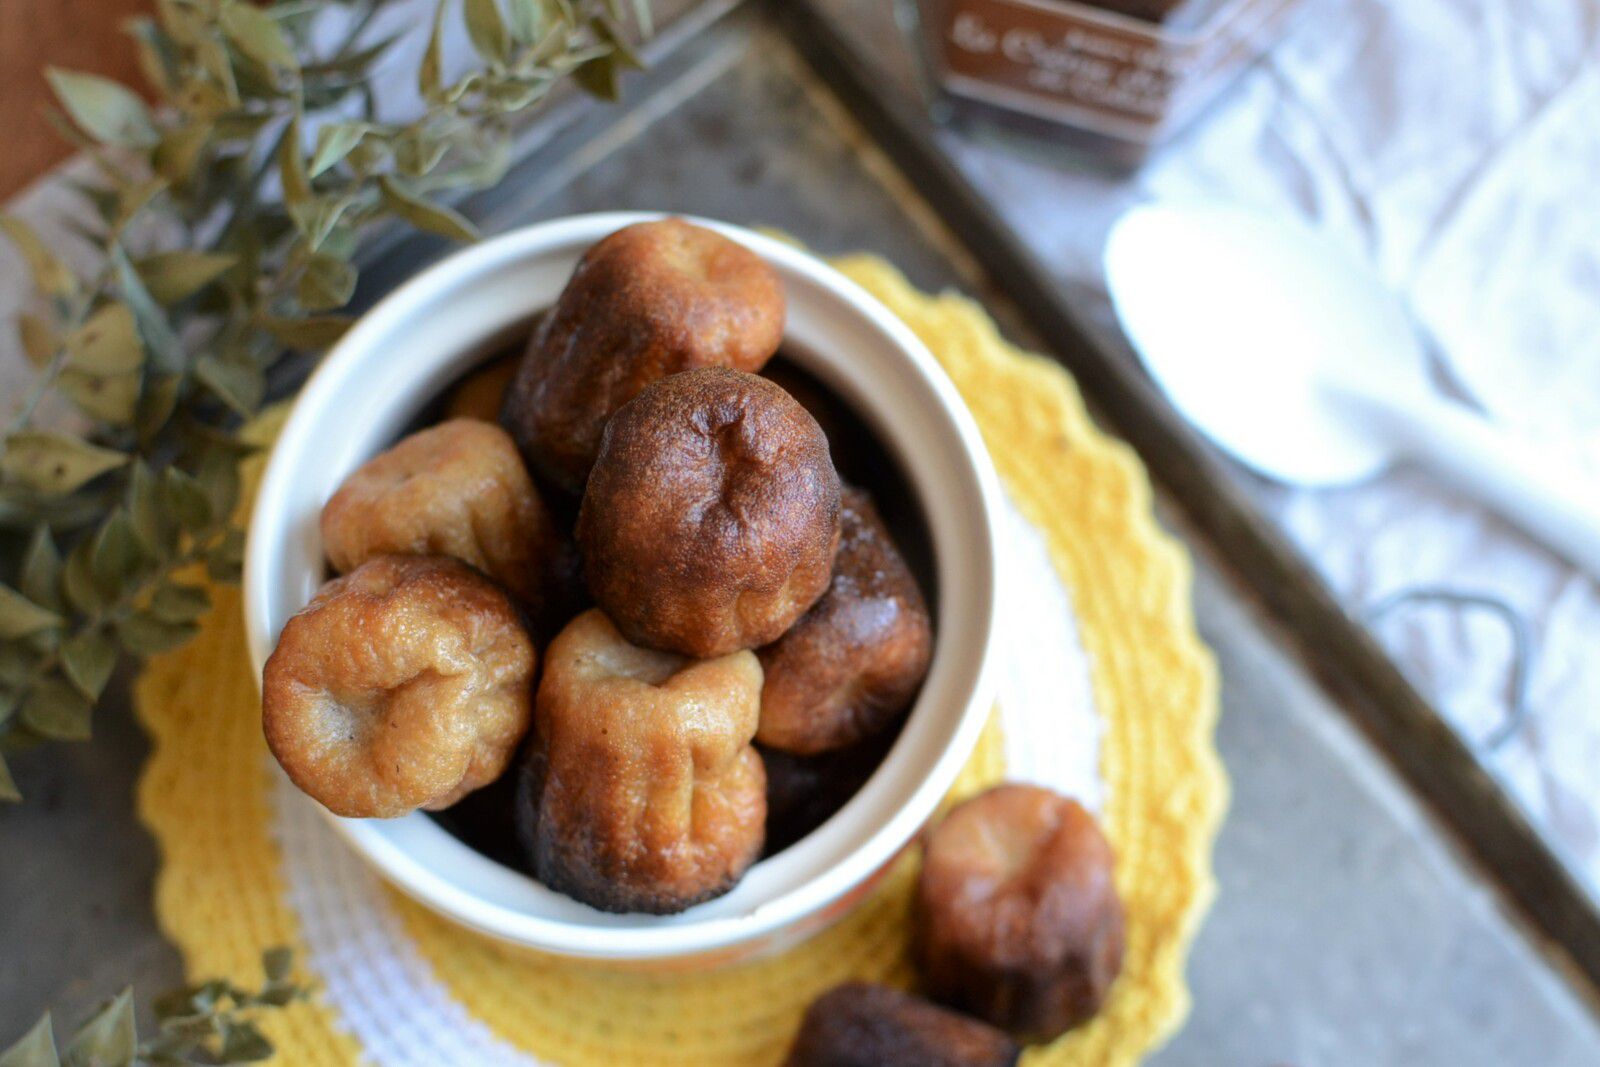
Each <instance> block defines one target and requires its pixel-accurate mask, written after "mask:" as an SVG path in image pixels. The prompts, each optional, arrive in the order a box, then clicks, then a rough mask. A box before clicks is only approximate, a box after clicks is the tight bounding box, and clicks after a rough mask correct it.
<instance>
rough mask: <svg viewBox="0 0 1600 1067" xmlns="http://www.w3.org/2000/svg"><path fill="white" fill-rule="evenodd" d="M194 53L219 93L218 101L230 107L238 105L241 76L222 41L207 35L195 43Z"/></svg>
mask: <svg viewBox="0 0 1600 1067" xmlns="http://www.w3.org/2000/svg"><path fill="white" fill-rule="evenodd" d="M194 54H195V58H196V59H197V60H199V61H200V69H201V70H203V71H205V72H206V74H207V75H208V76H209V77H210V78H211V84H212V86H213V87H214V88H215V89H216V91H217V93H218V94H219V99H218V103H221V104H222V105H224V106H226V107H229V108H236V107H238V106H239V103H240V100H239V78H238V74H237V72H236V71H235V70H234V69H233V60H232V59H230V58H229V57H228V50H227V49H226V48H224V47H223V45H222V42H221V41H219V40H217V39H216V38H215V37H206V38H204V39H203V40H201V41H200V43H199V44H197V45H195V48H194Z"/></svg>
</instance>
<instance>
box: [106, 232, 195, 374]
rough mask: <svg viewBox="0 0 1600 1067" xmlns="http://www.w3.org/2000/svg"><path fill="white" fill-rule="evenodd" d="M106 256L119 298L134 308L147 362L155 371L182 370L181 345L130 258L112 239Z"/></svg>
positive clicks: (166, 372)
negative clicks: (147, 357)
mask: <svg viewBox="0 0 1600 1067" xmlns="http://www.w3.org/2000/svg"><path fill="white" fill-rule="evenodd" d="M108 258H109V259H110V261H111V265H112V267H113V268H114V269H115V270H116V275H117V284H118V285H120V286H121V288H122V298H123V300H124V301H125V302H126V303H127V305H128V308H129V310H131V311H132V312H133V319H134V322H135V323H136V324H137V325H138V327H139V335H140V337H142V338H143V339H144V346H145V350H146V351H147V352H148V353H149V354H150V366H151V369H153V370H154V371H155V372H156V373H157V374H178V373H180V372H181V371H182V370H183V365H184V362H185V360H184V354H183V345H182V343H181V342H179V340H178V335H177V334H176V333H174V332H173V329H172V325H171V323H169V322H168V321H167V316H166V313H165V312H163V311H162V310H161V308H160V306H159V305H157V304H156V302H155V298H154V297H152V296H151V295H150V291H149V290H148V289H146V288H145V285H144V281H143V279H141V278H140V277H139V272H138V270H136V269H135V268H134V265H133V261H132V260H130V259H129V258H128V254H127V253H126V252H125V251H123V249H122V245H120V244H118V243H115V242H114V243H113V244H112V245H111V249H110V252H109V256H108Z"/></svg>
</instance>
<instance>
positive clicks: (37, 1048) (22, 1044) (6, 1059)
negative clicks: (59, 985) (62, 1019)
mask: <svg viewBox="0 0 1600 1067" xmlns="http://www.w3.org/2000/svg"><path fill="white" fill-rule="evenodd" d="M7 793H9V795H6V794H7ZM0 796H4V798H5V799H7V800H21V799H22V797H21V796H20V795H19V794H18V793H17V786H16V783H15V782H13V781H12V780H11V772H10V771H8V770H6V768H5V764H4V763H3V762H0ZM0 1067H61V1060H60V1059H58V1058H57V1057H56V1039H55V1034H54V1033H52V1031H51V1029H50V1015H49V1013H46V1014H45V1016H44V1018H42V1019H40V1020H39V1021H38V1022H36V1023H34V1024H33V1029H31V1030H29V1031H28V1032H27V1033H26V1034H24V1035H23V1037H22V1040H21V1041H18V1042H17V1043H16V1044H15V1045H12V1046H11V1047H10V1048H8V1049H6V1050H5V1051H4V1052H0Z"/></svg>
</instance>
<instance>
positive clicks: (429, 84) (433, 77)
mask: <svg viewBox="0 0 1600 1067" xmlns="http://www.w3.org/2000/svg"><path fill="white" fill-rule="evenodd" d="M444 9H445V5H444V4H443V3H438V4H435V5H433V29H432V31H431V32H430V33H429V34H428V47H427V49H426V50H425V51H424V52H423V53H422V62H421V63H419V64H418V65H417V89H418V91H419V92H420V93H421V94H422V98H423V99H424V100H437V99H438V97H439V94H440V93H441V92H442V91H443V89H444V81H443V79H444V73H443V72H444V60H443V59H442V58H441V56H442V52H443V49H444V44H443V42H444Z"/></svg>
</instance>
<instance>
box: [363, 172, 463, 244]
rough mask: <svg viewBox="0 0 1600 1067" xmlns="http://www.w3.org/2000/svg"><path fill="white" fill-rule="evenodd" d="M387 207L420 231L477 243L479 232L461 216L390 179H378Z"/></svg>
mask: <svg viewBox="0 0 1600 1067" xmlns="http://www.w3.org/2000/svg"><path fill="white" fill-rule="evenodd" d="M378 188H379V190H380V192H381V193H382V196H383V203H384V206H385V207H387V208H388V209H389V210H390V211H392V212H394V214H395V215H397V216H399V217H400V218H402V219H404V220H405V221H407V222H409V223H411V224H412V225H413V226H415V227H417V228H418V229H422V230H427V231H428V232H429V233H436V234H439V235H440V236H443V237H448V238H450V239H451V240H453V241H476V240H477V239H478V231H477V229H476V228H475V227H474V226H473V225H472V223H470V222H468V221H467V220H466V219H465V218H464V217H462V215H461V214H459V213H458V212H456V211H454V210H452V209H451V208H448V207H445V206H444V205H442V204H430V203H428V202H427V201H426V200H423V199H422V198H421V197H418V196H416V195H414V194H412V193H410V192H408V191H407V190H406V189H405V188H403V187H402V186H401V185H400V183H399V182H397V181H395V180H394V179H393V178H390V177H389V176H388V175H384V176H383V177H381V178H379V179H378Z"/></svg>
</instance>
